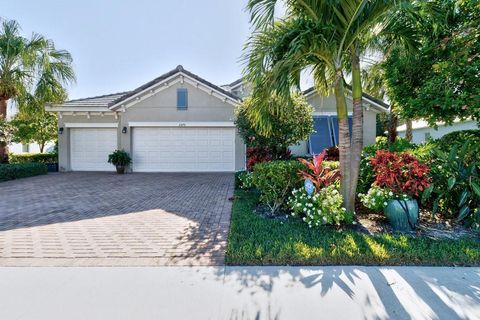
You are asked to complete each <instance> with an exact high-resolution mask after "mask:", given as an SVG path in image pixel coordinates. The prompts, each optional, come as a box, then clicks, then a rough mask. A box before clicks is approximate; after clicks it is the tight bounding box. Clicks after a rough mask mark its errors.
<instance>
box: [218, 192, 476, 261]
mask: <svg viewBox="0 0 480 320" xmlns="http://www.w3.org/2000/svg"><path fill="white" fill-rule="evenodd" d="M256 203H257V196H256V195H255V194H252V193H249V192H245V191H236V193H235V200H234V203H233V213H232V221H231V226H230V235H229V240H228V247H227V258H226V261H227V264H229V265H336V264H344V265H345V264H350V265H352V264H353V265H443V266H453V265H467V266H472V265H476V266H478V265H480V243H479V242H478V241H474V240H469V239H465V240H457V241H455V240H433V239H426V238H412V237H407V236H403V235H395V236H393V235H381V236H369V235H363V234H358V233H355V232H352V231H335V230H333V229H331V228H327V227H324V228H320V229H309V228H308V227H307V226H306V225H305V224H304V223H302V222H301V221H299V220H298V219H295V218H290V219H289V221H288V222H286V223H281V222H279V221H276V220H272V219H267V218H264V217H261V216H258V215H257V214H255V213H254V212H253V209H254V208H255V205H256Z"/></svg>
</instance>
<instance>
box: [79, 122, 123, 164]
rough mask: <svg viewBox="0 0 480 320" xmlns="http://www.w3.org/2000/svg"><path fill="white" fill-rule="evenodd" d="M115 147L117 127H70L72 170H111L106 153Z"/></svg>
mask: <svg viewBox="0 0 480 320" xmlns="http://www.w3.org/2000/svg"><path fill="white" fill-rule="evenodd" d="M115 149H117V129H114V128H72V129H70V155H71V156H70V164H71V168H72V170H73V171H112V170H114V169H115V167H114V166H113V165H112V164H110V163H107V160H108V155H109V154H110V153H111V152H112V151H113V150H115Z"/></svg>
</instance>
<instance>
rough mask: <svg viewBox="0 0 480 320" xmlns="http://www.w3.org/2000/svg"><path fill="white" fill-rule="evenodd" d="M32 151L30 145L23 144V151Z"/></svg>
mask: <svg viewBox="0 0 480 320" xmlns="http://www.w3.org/2000/svg"><path fill="white" fill-rule="evenodd" d="M29 151H30V145H28V144H22V152H25V153H28V152H29Z"/></svg>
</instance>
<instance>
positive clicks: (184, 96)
mask: <svg viewBox="0 0 480 320" xmlns="http://www.w3.org/2000/svg"><path fill="white" fill-rule="evenodd" d="M187 108H188V91H187V89H186V88H178V89H177V109H179V110H186V109H187Z"/></svg>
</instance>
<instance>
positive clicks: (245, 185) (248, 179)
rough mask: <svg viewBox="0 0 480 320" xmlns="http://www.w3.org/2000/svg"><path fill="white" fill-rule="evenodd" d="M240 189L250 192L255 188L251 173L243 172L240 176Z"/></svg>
mask: <svg viewBox="0 0 480 320" xmlns="http://www.w3.org/2000/svg"><path fill="white" fill-rule="evenodd" d="M238 180H239V182H240V183H239V187H240V188H241V189H243V190H249V189H251V188H253V179H252V173H251V172H247V171H245V172H241V173H239V175H238Z"/></svg>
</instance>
